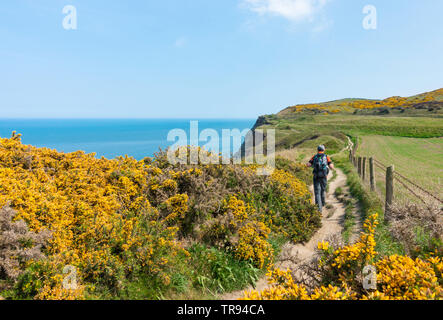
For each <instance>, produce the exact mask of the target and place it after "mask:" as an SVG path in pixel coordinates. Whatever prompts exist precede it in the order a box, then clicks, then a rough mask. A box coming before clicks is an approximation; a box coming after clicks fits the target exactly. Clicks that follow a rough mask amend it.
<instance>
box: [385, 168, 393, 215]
mask: <svg viewBox="0 0 443 320" xmlns="http://www.w3.org/2000/svg"><path fill="white" fill-rule="evenodd" d="M393 200H394V166H390V167H388V168H387V169H386V205H385V219H386V218H387V216H388V215H389V208H390V207H391V205H392V202H393Z"/></svg>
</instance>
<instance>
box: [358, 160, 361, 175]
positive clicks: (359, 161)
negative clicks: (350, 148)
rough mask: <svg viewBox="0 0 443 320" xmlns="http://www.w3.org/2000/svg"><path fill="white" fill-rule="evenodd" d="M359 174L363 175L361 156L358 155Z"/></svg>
mask: <svg viewBox="0 0 443 320" xmlns="http://www.w3.org/2000/svg"><path fill="white" fill-rule="evenodd" d="M358 175H359V176H360V177H361V157H358Z"/></svg>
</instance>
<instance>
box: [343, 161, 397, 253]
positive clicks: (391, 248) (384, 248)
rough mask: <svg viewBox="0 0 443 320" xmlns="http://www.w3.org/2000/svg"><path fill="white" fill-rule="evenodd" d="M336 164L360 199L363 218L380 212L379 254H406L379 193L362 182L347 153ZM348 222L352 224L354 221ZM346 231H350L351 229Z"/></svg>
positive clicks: (353, 193)
mask: <svg viewBox="0 0 443 320" xmlns="http://www.w3.org/2000/svg"><path fill="white" fill-rule="evenodd" d="M336 165H337V166H338V167H340V168H341V169H342V170H343V172H344V173H345V174H346V176H347V184H348V186H349V190H350V192H351V195H352V196H353V197H354V198H355V199H356V200H357V201H358V203H359V207H360V209H361V215H362V216H361V219H362V220H365V219H366V218H367V217H368V216H369V215H371V214H374V213H378V215H379V220H380V224H379V225H378V226H377V229H376V232H375V237H376V239H375V240H376V242H377V245H376V251H377V253H378V256H379V257H382V256H387V255H392V254H404V249H403V247H402V245H401V244H400V243H399V242H398V241H396V240H395V239H394V238H393V237H392V235H391V234H390V232H389V225H388V224H387V223H386V222H385V221H384V213H383V212H384V211H383V206H382V203H381V201H380V199H379V198H378V196H377V194H375V193H374V192H372V191H370V190H369V189H368V188H367V186H365V185H364V184H363V183H362V181H361V179H360V177H359V175H358V173H357V172H356V170H355V168H354V166H353V165H352V164H351V163H350V162H349V160H348V158H347V156H346V155H345V154H342V155H341V156H339V157H337V158H336ZM345 223H346V222H345ZM348 223H349V224H352V221H350V222H348ZM354 223H355V222H354ZM348 230H349V227H348ZM346 232H347V233H349V231H346ZM349 235H350V233H349ZM345 236H346V234H345Z"/></svg>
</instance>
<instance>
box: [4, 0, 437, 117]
mask: <svg viewBox="0 0 443 320" xmlns="http://www.w3.org/2000/svg"><path fill="white" fill-rule="evenodd" d="M368 4H370V5H374V6H375V7H376V8H377V29H376V30H365V29H364V28H363V26H362V21H363V19H364V17H365V15H364V14H363V12H362V10H363V7H364V6H365V5H368ZM66 5H73V6H75V8H76V9H77V19H78V25H77V30H65V29H64V28H63V26H62V21H63V19H64V17H65V15H64V14H63V13H62V9H63V7H64V6H66ZM442 12H443V1H441V0H408V1H405V0H389V1H386V0H364V1H360V0H161V1H158V0H131V1H123V0H118V1H117V0H115V1H108V0H106V1H105V0H75V1H74V0H72V1H68V0H34V1H32V0H14V1H2V3H1V4H0V39H1V41H0V118H8V117H9V118H11V117H16V118H17V117H19V118H20V117H27V118H52V117H54V118H108V117H110V118H120V117H122V118H219V117H220V118H255V117H257V116H258V115H261V114H270V113H275V112H277V111H279V110H281V109H282V108H285V107H287V106H289V105H294V104H299V103H309V102H320V101H328V100H334V99H339V98H345V97H362V98H385V97H388V96H392V95H402V96H407V95H412V94H416V93H421V92H424V91H430V90H434V89H437V88H440V87H443V59H442V52H443V38H442V34H443V20H442V19H441V13H442Z"/></svg>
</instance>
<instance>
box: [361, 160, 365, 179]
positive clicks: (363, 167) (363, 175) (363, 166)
mask: <svg viewBox="0 0 443 320" xmlns="http://www.w3.org/2000/svg"><path fill="white" fill-rule="evenodd" d="M361 176H362V179H363V181H365V179H366V157H364V158H363V164H362V168H361Z"/></svg>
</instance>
